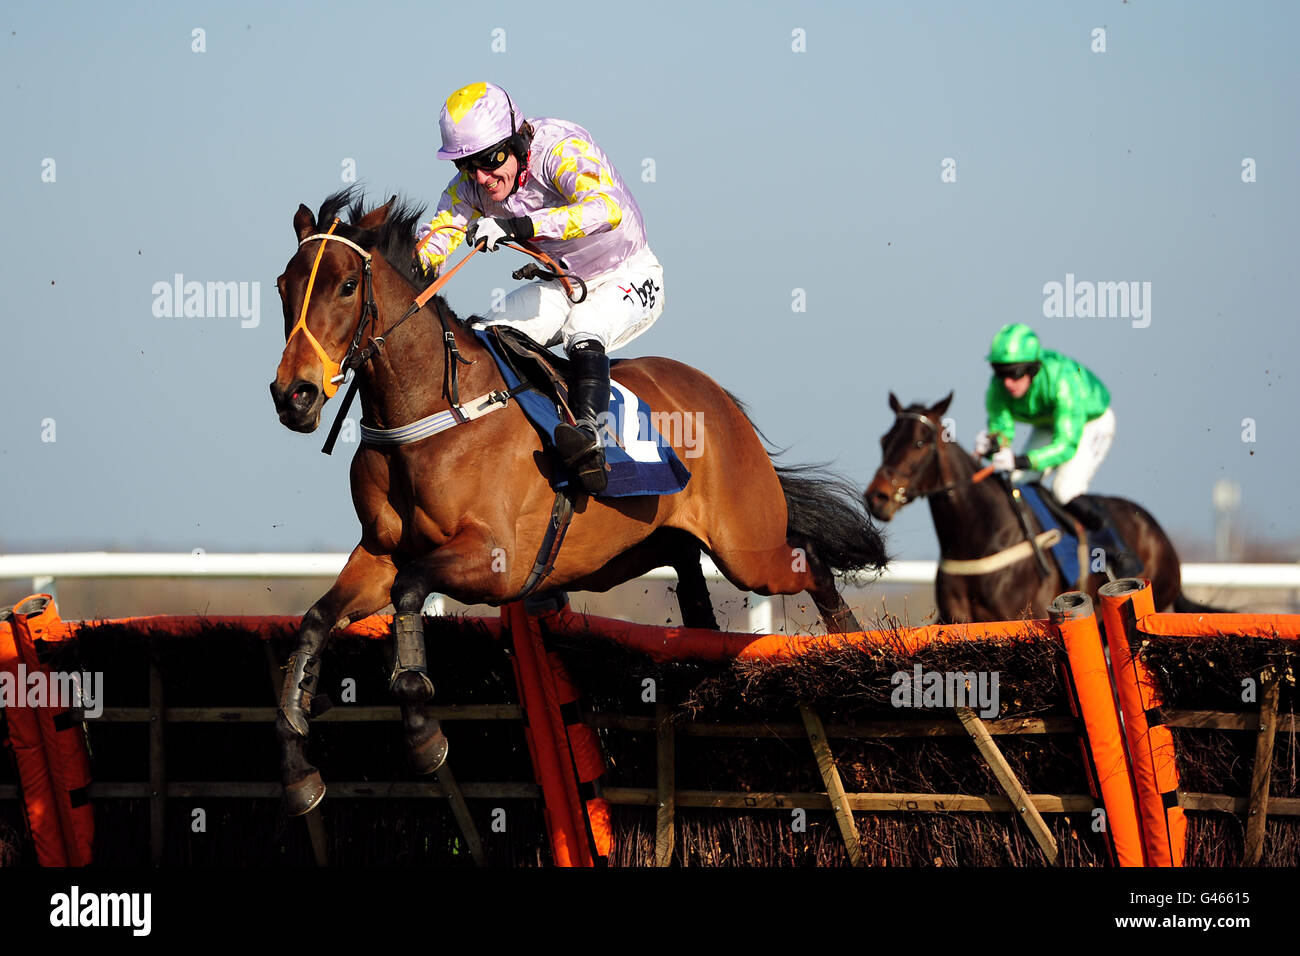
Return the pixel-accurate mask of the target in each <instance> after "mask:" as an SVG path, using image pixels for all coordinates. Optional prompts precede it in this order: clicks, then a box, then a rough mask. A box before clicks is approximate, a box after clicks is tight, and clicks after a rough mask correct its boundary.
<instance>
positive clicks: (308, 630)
mask: <svg viewBox="0 0 1300 956" xmlns="http://www.w3.org/2000/svg"><path fill="white" fill-rule="evenodd" d="M395 573H396V569H395V568H394V567H393V563H392V560H391V559H390V558H388V557H387V556H378V555H373V554H370V553H369V552H366V551H363V550H362V549H361V548H360V547H359V546H358V547H357V548H356V550H354V551H353V552H352V555H351V556H350V557H349V558H348V562H347V564H346V565H344V567H343V570H342V572H340V574H339V576H338V579H337V580H336V581H335V582H334V586H333V587H331V588H330V589H329V591H327V592H326V593H325V595H324V596H323V597H322V598H321V599H320V600H319V601H317V602H316V603H315V604H313V605H312V607H311V610H309V611H308V612H307V614H306V615H305V616H304V617H303V619H302V629H301V630H300V631H299V632H298V647H297V649H296V650H295V651H294V652H293V654H292V656H290V658H289V668H288V673H286V674H285V677H284V686H283V689H282V690H281V693H280V710H279V714H278V715H277V717H276V721H275V728H276V734H277V736H278V737H279V738H280V755H281V760H280V770H281V777H282V779H283V781H284V793H285V801H286V803H287V804H288V810H289V813H290V815H292V816H297V815H299V814H303V813H307V812H308V811H310V810H311V809H313V808H314V807H315V806H316V804H318V803H320V801H321V798H322V797H323V796H325V784H324V783H323V782H322V781H321V777H320V773H319V772H318V771H317V770H316V768H315V767H313V766H312V765H311V764H310V763H309V762H308V760H307V734H308V720H309V719H310V717H311V714H312V701H313V698H315V696H316V694H317V684H318V682H319V679H320V655H321V652H322V651H323V650H324V648H325V642H326V641H327V640H329V636H330V633H331V632H332V631H333V630H334V628H335V627H337V626H339V625H340V624H346V623H349V622H351V621H353V620H358V619H360V618H362V617H365V616H366V615H368V614H373V613H374V612H375V611H377V610H378V609H379V608H381V607H383V606H384V605H385V604H387V603H388V600H389V598H388V591H389V586H390V585H391V584H392V581H393V576H394V574H395Z"/></svg>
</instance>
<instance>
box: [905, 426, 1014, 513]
mask: <svg viewBox="0 0 1300 956" xmlns="http://www.w3.org/2000/svg"><path fill="white" fill-rule="evenodd" d="M897 415H898V418H910V419H914V420H916V421H918V422H924V423H925V425H926V427H927V428H929V429H930V432H931V436H930V454H929V457H928V458H927V459H926V460H925V461H924V463H923V464H922V465H920V466H918V467H917V468H916V469H914V470H913V472H912V474H911V476H910V479H911V480H910V483H912V484H915V482H916V479H917V478H919V477H920V476H922V475H924V474H925V472H926V469H927V468H928V467H930V466H931V465H938V463H939V426H938V425H936V424H935V423H934V422H932V421H930V419H929V418H928V417H927V416H925V415H922V414H921V413H920V412H898V413H897ZM880 472H881V474H883V475H884V476H885V477H886V478H888V479H889V483H890V484H891V485H893V486H894V495H893V498H894V503H895V504H897V505H898V506H899V507H900V508H901V507H902V506H904V505H907V504H910V503H911V502H913V501H915V500H916V499H917V498H929V497H930V496H931V495H938V494H942V493H944V492H949V491H952V490H953V489H954V488H956V487H958V486H959V485H964V484H966V483H967V482H970V483H971V484H979V483H980V482H981V481H983V480H984V479H985V478H987V477H988V476H989V475H990V474H992V473H993V468H992V466H988V467H985V468H981V469H980V470H979V471H977V472H975V474H973V475H971V477H969V478H963V479H961V480H960V481H952V482H949V483H948V484H946V485H940V486H939V487H938V488H931V489H929V490H927V491H920V492H916V493H915V494H909V493H908V488H907V485H905V484H899V482H898V480H897V479H896V478H895V477H894V475H895V474H896V472H895V470H894V469H893V468H891V467H889V466H888V465H883V464H882V465H881V466H880Z"/></svg>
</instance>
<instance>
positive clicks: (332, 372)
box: [285, 217, 587, 601]
mask: <svg viewBox="0 0 1300 956" xmlns="http://www.w3.org/2000/svg"><path fill="white" fill-rule="evenodd" d="M338 225H339V220H338V218H337V217H335V219H334V222H332V223H331V224H330V227H329V230H328V231H326V232H323V233H316V234H314V235H311V236H308V237H307V238H305V239H303V240H302V241H301V242H299V243H298V247H299V248H302V246H303V245H305V244H306V243H308V242H312V241H314V240H316V239H320V240H321V244H320V249H319V250H317V252H316V259H315V260H314V261H313V262H312V266H311V275H310V276H309V277H308V278H307V294H306V295H305V296H304V297H303V300H302V313H301V314H300V315H299V317H298V322H297V324H295V325H294V327H293V330H292V331H291V332H290V333H289V335H288V338H286V339H285V344H286V345H288V342H289V339H292V338H293V337H294V335H296V334H297V333H298V331H299V330H301V331H302V333H303V334H304V335H306V336H307V341H308V342H310V343H311V347H312V348H313V349H315V350H316V354H317V356H319V358H320V360H321V362H322V364H323V365H324V368H325V381H324V382H323V383H322V387H321V391H322V392H323V393H324V395H325V397H326V398H331V397H333V395H334V393H335V392H337V391H338V386H339V383H340V382H342V381H343V380H344V378H345V377H346V375H347V373H348V371H349V370H352V371H353V372H354V374H353V376H352V381H351V382H350V383H349V385H348V390H347V392H346V393H344V396H343V401H342V403H341V404H340V405H339V411H338V414H337V415H336V416H335V418H334V424H333V425H332V426H331V428H330V432H329V437H328V438H326V440H325V446H324V447H323V448H322V449H321V451H322V452H324V453H325V454H327V455H328V454H331V453H332V452H333V451H334V443H335V442H336V441H337V440H338V436H339V432H340V430H341V429H342V426H343V419H344V418H345V417H346V416H347V413H348V409H349V407H351V405H352V400H353V398H355V397H356V393H357V386H358V384H359V382H360V381H361V376H360V375H359V374H356V373H357V372H358V371H359V370H360V368H361V367H362V366H363V365H365V364H366V363H367V362H369V361H370V360H371V359H372V358H374V356H375V355H377V354H378V353H379V352H381V351H383V348H384V343H385V341H386V340H387V339H388V337H389V336H391V335H392V334H393V333H394V332H395V331H397V329H398V327H399V326H401V324H402V323H403V322H405V321H406V320H407V319H409V318H410V317H411V316H413V315H415V314H416V313H417V312H419V311H420V310H421V309H423V308H424V307H425V305H426V304H428V302H429V300H430V299H432V298H433V297H434V296H435V295H437V293H438V290H439V289H441V288H442V287H443V286H445V285H446V284H447V282H448V281H450V279H451V277H452V276H454V275H455V274H456V273H457V272H458V271H459V270H460V268H461V267H462V266H463V265H465V263H467V262H469V260H470V259H472V258H473V257H474V256H475V255H476V254H477V253H478V252H479V248H478V246H475V247H474V248H473V249H471V250H470V251H469V252H468V253H466V255H465V257H464V258H463V259H461V260H460V262H458V263H456V265H455V266H453V267H452V268H451V269H449V270H448V271H447V272H445V273H444V274H443V275H441V276H439V277H438V278H437V279H435V280H434V281H433V282H432V283H430V285H429V286H428V288H426V289H425V290H424V291H423V292H421V293H420V294H419V295H417V296H416V297H415V301H413V302H412V303H411V305H410V306H409V307H408V308H407V310H406V312H405V313H404V314H403V315H402V317H401V318H400V319H398V320H397V321H396V322H394V323H393V324H392V326H390V327H389V329H388V330H387V331H386V332H383V333H382V334H379V335H372V336H371V337H370V343H369V344H368V345H366V346H365V347H364V348H362V347H361V340H362V337H363V336H364V335H365V330H366V327H367V325H368V324H369V323H370V322H373V323H374V325H375V328H376V329H377V328H378V326H379V309H378V307H377V306H376V304H375V295H374V277H373V275H372V273H371V269H370V263H371V258H372V254H371V253H369V252H367V251H366V250H365V249H362V248H361V247H360V246H359V245H357V244H356V243H355V242H353V241H352V240H351V239H345V238H343V237H342V236H336V235H334V230H335V229H336V228H337V227H338ZM444 228H446V227H444ZM450 228H456V229H459V228H460V227H459V226H452V227H450ZM461 231H462V232H463V231H464V230H463V229H462V230H461ZM430 235H432V233H430ZM326 240H333V241H335V242H341V243H343V244H344V245H346V246H348V247H349V248H351V249H352V250H354V251H355V252H356V253H357V254H358V255H360V256H361V260H362V262H363V263H364V275H363V279H362V295H363V303H362V306H361V318H360V319H359V320H358V321H357V328H356V331H355V332H354V333H353V335H352V343H351V344H350V345H349V346H348V351H347V354H345V355H344V356H343V361H342V362H335V361H334V360H333V359H331V358H330V357H329V353H327V352H326V351H325V349H324V348H323V347H322V346H321V344H320V342H318V341H317V340H316V337H315V336H314V335H312V334H311V330H310V329H308V328H307V306H308V304H309V303H310V302H311V293H312V287H313V286H314V285H315V284H316V272H317V271H318V269H319V268H320V261H321V257H322V256H323V255H324V254H325V241H326ZM500 244H501V245H505V246H509V247H510V248H511V249H516V250H518V251H519V252H523V253H525V254H527V255H530V256H532V257H533V258H534V259H536V260H537V261H538V262H540V263H542V264H543V265H544V266H546V268H547V269H548V270H549V271H543V270H541V269H539V268H537V266H535V265H533V264H532V263H529V264H528V265H526V266H525V267H524V268H522V269H519V270H517V271H516V272H515V273H514V278H516V279H521V278H528V279H532V278H540V279H543V280H551V279H556V280H559V282H560V284H561V285H562V286H563V287H564V291H565V294H566V295H568V297H569V299H570V300H571V301H572V302H573V303H574V304H575V305H576V304H577V303H579V302H582V301H583V300H585V299H586V298H587V285H586V283H585V282H583V281H582V278H581V277H580V276H577V275H573V274H571V273H569V272H566V271H565V270H564V269H563V268H561V267H560V266H559V265H557V264H556V262H555V261H554V260H553V259H552V258H551V257H550V256H548V255H547V254H546V253H544V252H542V251H540V250H536V249H530V248H528V247H527V246H522V245H516V244H515V243H512V242H503V243H500ZM417 248H418V247H417ZM570 279H573V280H575V281H576V282H577V283H578V286H579V287H580V288H581V293H580V294H579V295H578V296H577V297H575V296H574V292H573V286H572V285H571V284H570V282H569V280H570ZM435 311H436V312H437V313H438V321H439V323H440V324H441V325H442V340H443V345H444V348H445V349H446V359H447V373H446V375H445V376H444V384H443V389H444V395H445V396H446V397H447V398H448V399H449V400H450V402H451V407H450V408H449V409H447V410H445V411H441V412H435V413H434V414H432V415H429V416H427V417H425V418H422V419H420V420H419V421H415V422H411V423H409V424H406V425H402V426H400V427H398V428H387V429H379V428H370V427H369V426H367V425H365V424H363V425H362V426H361V436H362V439H363V440H364V441H367V442H369V443H371V444H376V445H404V444H409V443H410V442H414V441H420V440H421V439H423V438H428V437H430V436H432V435H436V434H438V433H439V432H442V431H446V430H447V429H449V428H454V427H455V426H456V425H463V424H465V423H466V422H471V421H474V420H475V419H477V418H481V417H482V416H484V415H487V414H489V413H491V412H494V411H496V410H498V409H500V408H504V407H505V406H506V404H507V403H508V402H509V401H510V399H511V398H513V397H514V396H515V395H516V394H517V393H519V392H521V391H524V390H526V389H528V388H532V385H530V384H527V383H524V384H521V385H519V386H516V387H515V388H513V389H510V390H509V391H497V392H489V393H488V394H487V395H481V396H479V397H478V398H475V399H472V400H471V401H470V402H469V403H467V404H468V408H465V407H462V406H461V403H460V379H459V376H458V374H457V373H458V371H459V367H460V365H461V364H464V365H473V364H474V363H473V361H471V360H470V359H467V358H465V357H464V356H462V355H461V354H460V350H459V349H458V348H457V347H456V333H455V332H454V331H453V329H452V328H451V326H450V325H449V324H448V322H447V316H446V312H445V311H444V310H441V309H439V310H435ZM572 520H573V501H572V500H571V499H570V498H569V496H568V495H567V494H566V493H565V491H564V489H563V488H559V489H557V490H556V492H555V502H554V504H553V505H552V507H551V516H550V520H549V521H548V522H547V528H546V533H545V535H543V537H542V544H541V547H540V548H539V549H538V552H537V558H536V559H535V560H534V561H533V567H532V569H531V570H530V571H529V573H528V577H527V579H526V580H525V581H524V585H523V587H522V588H521V589H520V591H519V593H518V594H516V595H514V596H513V597H512V598H510V599H509V600H510V601H520V600H523V599H524V598H525V597H527V596H528V595H530V594H532V593H533V592H534V591H535V590H537V588H538V587H539V586H540V585H541V583H542V582H543V581H544V580H546V578H548V577H549V576H550V574H551V572H552V571H553V570H554V569H555V562H556V560H557V559H558V558H559V554H560V547H561V545H562V544H563V543H564V538H565V534H566V532H567V531H568V529H569V524H570V523H571V522H572Z"/></svg>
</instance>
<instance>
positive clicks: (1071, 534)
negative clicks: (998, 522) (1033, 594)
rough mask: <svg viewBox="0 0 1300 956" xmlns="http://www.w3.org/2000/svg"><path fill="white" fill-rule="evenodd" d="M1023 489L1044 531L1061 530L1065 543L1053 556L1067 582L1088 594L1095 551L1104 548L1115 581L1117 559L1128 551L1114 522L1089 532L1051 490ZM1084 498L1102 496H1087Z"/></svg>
mask: <svg viewBox="0 0 1300 956" xmlns="http://www.w3.org/2000/svg"><path fill="white" fill-rule="evenodd" d="M1020 487H1021V490H1022V492H1024V494H1023V497H1024V500H1025V501H1026V502H1028V504H1029V506H1030V508H1031V509H1032V510H1033V511H1034V515H1035V517H1036V518H1038V523H1039V524H1040V525H1042V526H1043V528H1044V529H1047V528H1052V527H1058V528H1060V530H1061V540H1060V542H1059V543H1057V544H1056V545H1055V546H1054V547H1053V548H1052V554H1053V556H1054V557H1055V558H1056V561H1057V564H1058V565H1060V568H1061V573H1062V575H1063V576H1064V577H1065V579H1066V580H1067V581H1073V582H1075V584H1076V586H1077V587H1078V588H1079V590H1086V587H1087V583H1088V576H1089V575H1090V573H1091V569H1092V562H1091V561H1090V560H1089V559H1090V556H1091V554H1092V550H1093V549H1094V548H1100V549H1101V550H1102V551H1103V552H1104V554H1105V555H1106V562H1105V568H1106V572H1107V574H1108V575H1109V576H1110V577H1112V579H1113V577H1114V575H1113V574H1112V573H1111V571H1110V569H1111V568H1112V567H1113V566H1114V565H1115V564H1116V555H1117V553H1118V552H1120V551H1121V550H1127V549H1126V548H1125V543H1124V542H1123V541H1121V540H1120V538H1119V533H1118V531H1117V530H1116V529H1115V527H1114V525H1113V524H1112V523H1111V522H1109V521H1107V522H1106V523H1105V524H1104V525H1103V526H1102V527H1101V528H1100V529H1099V530H1097V531H1092V532H1089V530H1088V529H1087V528H1085V527H1084V526H1083V524H1082V522H1080V521H1079V519H1078V518H1076V517H1075V516H1074V515H1072V514H1070V512H1069V511H1068V510H1067V509H1066V507H1065V505H1063V504H1061V502H1060V501H1059V500H1058V499H1057V497H1056V495H1054V494H1053V493H1052V491H1051V489H1050V488H1048V487H1047V486H1045V485H1043V484H1042V483H1040V482H1037V481H1033V482H1029V483H1027V484H1024V485H1021V486H1020ZM1084 497H1086V498H1098V497H1100V496H1099V495H1085V496H1084Z"/></svg>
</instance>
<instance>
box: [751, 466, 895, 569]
mask: <svg viewBox="0 0 1300 956" xmlns="http://www.w3.org/2000/svg"><path fill="white" fill-rule="evenodd" d="M773 467H775V468H776V476H777V478H779V479H780V480H781V490H782V491H783V492H785V507H786V512H787V513H788V518H787V519H786V535H787V536H788V537H789V538H790V539H791V540H796V539H799V540H803V541H806V542H808V544H809V545H810V546H811V547H812V548H813V550H814V551H815V552H816V554H817V556H818V557H820V558H821V560H822V561H823V563H825V564H826V565H827V566H828V567H830V568H831V569H832V570H834V571H863V570H867V569H872V570H877V569H879V568H883V567H884V566H885V565H886V564H888V563H889V555H888V553H886V551H885V542H884V540H883V539H882V538H881V536H880V532H879V531H877V530H876V526H875V525H874V524H872V522H871V518H870V516H869V515H868V514H867V512H866V511H865V510H864V509H863V507H862V496H861V494H860V493H859V492H858V490H857V489H856V488H854V487H853V485H852V484H850V483H849V482H848V481H847V480H845V479H843V478H840V477H838V476H836V475H831V474H827V473H826V472H823V471H821V470H820V469H818V468H817V467H815V466H811V465H804V466H798V467H786V466H776V465H774V466H773Z"/></svg>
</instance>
